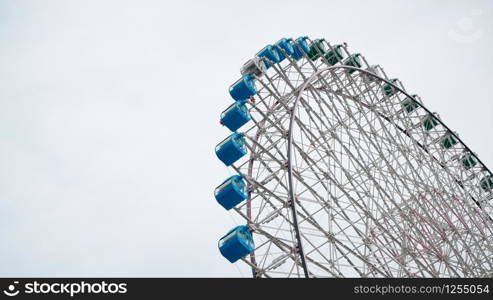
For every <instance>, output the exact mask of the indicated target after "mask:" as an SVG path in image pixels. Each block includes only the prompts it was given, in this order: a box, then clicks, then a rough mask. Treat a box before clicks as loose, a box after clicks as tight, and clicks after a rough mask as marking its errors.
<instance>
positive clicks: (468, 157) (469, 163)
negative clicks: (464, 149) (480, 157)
mask: <svg viewBox="0 0 493 300" xmlns="http://www.w3.org/2000/svg"><path fill="white" fill-rule="evenodd" d="M461 162H462V165H463V166H464V168H465V169H466V170H469V169H470V168H472V167H474V166H475V165H477V163H478V161H477V160H476V159H475V158H474V156H473V155H472V154H471V153H466V154H464V155H463V156H462V158H461Z"/></svg>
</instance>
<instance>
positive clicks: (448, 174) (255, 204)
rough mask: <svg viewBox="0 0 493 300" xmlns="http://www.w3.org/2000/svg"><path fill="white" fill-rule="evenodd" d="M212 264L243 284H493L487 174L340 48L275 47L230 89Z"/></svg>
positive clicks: (319, 44)
mask: <svg viewBox="0 0 493 300" xmlns="http://www.w3.org/2000/svg"><path fill="white" fill-rule="evenodd" d="M230 95H231V97H232V98H233V100H234V101H233V102H232V103H230V105H229V106H228V107H227V109H225V110H224V111H223V112H222V114H221V121H220V122H221V124H222V125H224V126H225V128H227V129H228V130H229V131H230V132H229V134H228V136H227V137H226V138H225V139H224V140H223V141H222V142H220V143H219V144H218V145H217V146H216V149H215V152H216V155H217V157H218V158H219V159H220V160H221V161H222V163H224V164H225V165H226V166H229V167H230V168H231V170H232V171H233V173H234V174H235V175H233V176H231V177H229V178H227V179H226V180H224V181H223V182H222V183H221V184H219V185H218V186H217V188H216V189H215V191H214V195H215V198H216V200H217V202H218V203H219V204H220V205H222V206H223V207H224V209H226V210H229V211H231V212H233V215H234V216H235V219H236V220H237V222H238V224H240V225H238V226H237V227H235V228H233V229H231V230H230V231H228V232H226V234H225V235H224V236H223V237H221V238H220V240H219V245H218V247H219V250H220V252H221V254H222V255H223V256H224V257H225V258H226V259H228V260H229V261H230V262H232V263H235V262H243V263H245V264H247V265H248V266H249V268H251V270H252V275H253V277H491V276H493V220H492V217H493V209H492V204H493V175H492V172H491V171H490V170H489V169H488V168H487V167H486V166H485V165H484V164H483V163H482V162H481V160H480V159H479V157H478V155H477V154H475V153H474V152H472V150H471V149H469V147H467V146H466V145H465V144H464V143H463V141H462V140H461V139H460V137H459V135H458V134H457V133H456V132H454V131H452V130H451V129H450V128H449V127H447V126H446V125H445V124H444V123H443V122H442V121H441V118H440V116H439V115H438V114H437V113H434V112H431V111H429V110H428V109H427V108H426V107H425V106H424V104H423V102H422V101H421V99H420V98H419V96H417V95H415V94H412V93H410V92H407V91H406V89H405V88H404V86H403V84H402V82H401V81H399V80H398V79H396V78H394V77H388V76H387V74H386V73H385V72H384V70H383V69H382V67H380V66H379V65H375V64H370V63H369V62H368V61H367V60H366V58H365V57H364V56H363V55H361V54H359V53H351V52H350V51H349V48H348V47H347V45H346V44H345V43H343V44H334V45H333V44H330V43H329V42H327V41H326V40H325V39H316V40H311V39H310V38H308V37H300V38H297V39H290V38H283V39H281V40H279V41H278V42H277V43H275V44H274V45H268V46H266V47H264V48H263V49H262V50H260V51H259V52H258V53H257V54H256V55H255V56H254V57H253V58H252V59H250V60H248V61H247V62H246V63H245V64H244V65H243V67H242V68H241V78H240V79H239V80H238V81H237V82H235V83H234V84H233V85H231V87H230Z"/></svg>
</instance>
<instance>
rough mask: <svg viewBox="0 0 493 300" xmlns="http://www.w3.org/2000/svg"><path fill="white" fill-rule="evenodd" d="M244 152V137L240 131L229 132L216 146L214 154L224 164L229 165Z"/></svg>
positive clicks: (245, 151)
mask: <svg viewBox="0 0 493 300" xmlns="http://www.w3.org/2000/svg"><path fill="white" fill-rule="evenodd" d="M246 153H247V150H246V147H245V138H244V137H243V134H241V133H236V132H235V133H233V134H231V135H230V136H229V137H227V138H226V139H224V140H223V141H222V142H221V143H219V144H218V145H217V146H216V155H217V157H218V158H219V159H220V160H221V161H222V162H223V163H224V164H225V165H226V166H231V165H232V164H233V163H234V162H236V161H237V160H238V159H240V158H242V157H243V155H245V154H246Z"/></svg>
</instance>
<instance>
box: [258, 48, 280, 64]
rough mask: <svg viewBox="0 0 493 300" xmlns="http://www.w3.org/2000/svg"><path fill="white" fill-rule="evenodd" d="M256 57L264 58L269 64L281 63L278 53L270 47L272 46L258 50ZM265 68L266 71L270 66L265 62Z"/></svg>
mask: <svg viewBox="0 0 493 300" xmlns="http://www.w3.org/2000/svg"><path fill="white" fill-rule="evenodd" d="M256 56H257V57H265V58H267V59H268V60H269V61H270V62H272V63H274V64H277V63H278V62H280V61H281V58H280V57H279V52H278V51H277V50H276V49H275V48H274V47H273V46H272V45H267V46H265V47H264V48H263V49H262V50H260V51H259V52H258V53H257V55H256ZM264 63H265V67H266V68H267V69H268V68H270V67H271V66H272V65H271V64H270V63H269V62H267V61H265V62H264Z"/></svg>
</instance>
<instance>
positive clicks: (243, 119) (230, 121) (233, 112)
mask: <svg viewBox="0 0 493 300" xmlns="http://www.w3.org/2000/svg"><path fill="white" fill-rule="evenodd" d="M250 120H251V117H250V112H249V111H248V108H247V106H246V105H245V101H236V102H235V103H233V104H231V105H230V106H229V107H228V108H226V110H224V111H223V112H222V113H221V124H223V125H224V126H226V127H228V128H229V130H231V131H236V130H238V128H240V127H241V126H243V125H244V124H245V123H247V122H248V121H250Z"/></svg>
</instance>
